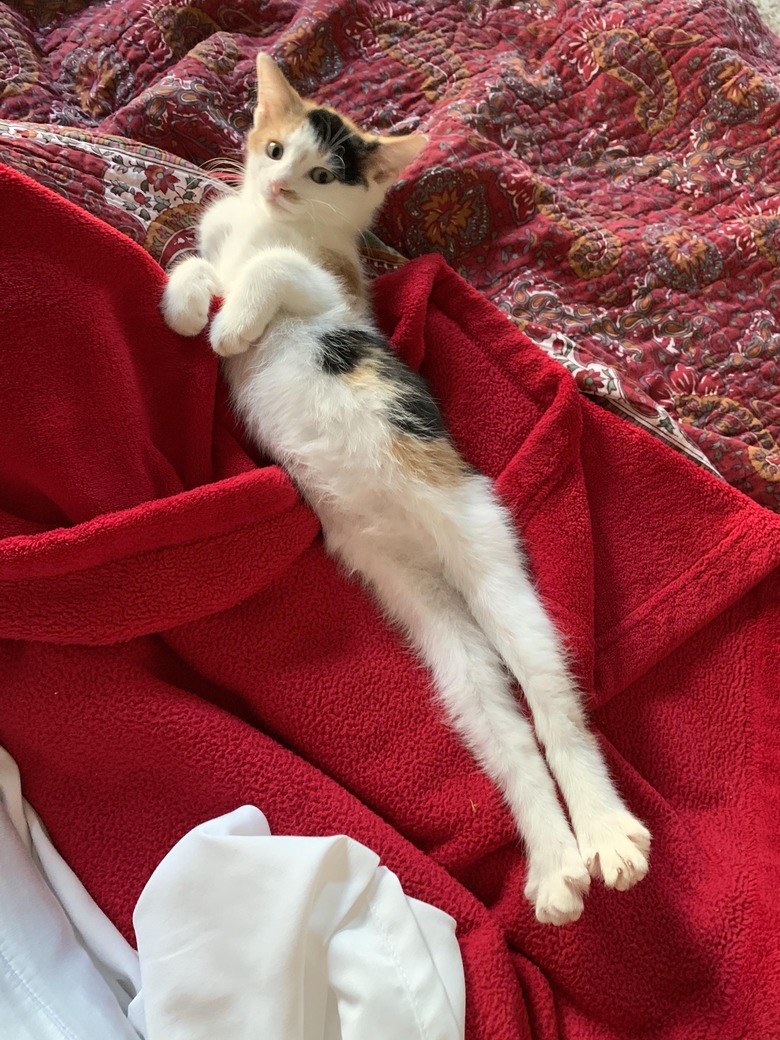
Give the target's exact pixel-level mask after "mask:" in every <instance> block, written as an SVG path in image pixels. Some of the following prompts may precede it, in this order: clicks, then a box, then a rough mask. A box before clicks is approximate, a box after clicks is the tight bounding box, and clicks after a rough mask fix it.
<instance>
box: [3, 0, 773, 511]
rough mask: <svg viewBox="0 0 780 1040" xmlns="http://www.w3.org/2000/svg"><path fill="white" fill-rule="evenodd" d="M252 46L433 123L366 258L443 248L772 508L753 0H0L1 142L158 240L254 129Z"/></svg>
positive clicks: (392, 116) (188, 235) (301, 72)
mask: <svg viewBox="0 0 780 1040" xmlns="http://www.w3.org/2000/svg"><path fill="white" fill-rule="evenodd" d="M258 48H263V49H265V50H268V51H269V52H271V53H272V54H273V55H274V56H275V57H276V59H277V60H278V61H279V63H280V64H281V65H282V66H283V67H284V69H285V70H286V72H287V73H288V75H289V77H290V79H291V80H292V82H293V83H294V84H295V86H296V87H297V88H298V89H299V90H300V91H301V92H302V93H307V94H316V96H317V97H319V98H320V99H321V100H323V101H327V102H330V103H332V104H335V105H337V106H340V107H342V108H344V109H345V110H347V111H348V112H349V113H350V114H352V115H353V116H354V117H355V118H356V119H357V120H358V121H360V122H362V123H363V124H364V125H366V126H368V127H371V128H373V129H376V130H378V131H383V132H386V131H401V130H411V129H415V130H417V129H419V130H423V131H425V132H426V133H427V134H428V135H429V139H430V140H429V145H428V147H427V148H426V150H425V151H424V152H423V154H422V156H421V157H420V160H419V161H418V162H417V164H416V165H415V167H414V168H413V169H412V170H411V171H409V173H408V175H407V176H406V178H405V179H404V181H403V182H402V183H401V184H399V185H398V186H397V187H396V188H395V189H394V191H393V192H392V194H391V196H390V197H389V200H388V204H387V206H386V208H385V211H384V212H383V214H382V216H381V219H380V223H379V226H378V229H377V230H378V233H379V235H380V236H381V239H382V242H379V241H374V240H372V241H371V242H369V243H368V244H367V247H366V252H367V256H368V259H369V261H370V262H371V264H372V265H373V267H374V270H382V269H384V268H385V267H387V266H392V265H393V264H395V263H399V262H401V258H400V257H399V256H398V255H397V254H396V253H394V252H393V250H398V251H399V252H400V253H402V254H403V255H404V256H414V255H418V254H420V253H424V252H428V251H431V250H435V251H438V252H441V253H443V254H444V256H445V257H446V258H447V259H448V260H449V262H450V263H451V264H452V265H453V266H454V267H455V268H456V269H457V270H458V271H460V273H461V274H463V275H464V277H466V278H467V279H468V280H469V281H471V282H472V283H473V284H474V285H476V286H477V287H478V288H480V289H481V290H482V291H483V292H484V293H485V294H487V295H488V296H489V297H490V298H491V299H493V300H494V301H495V302H496V303H497V304H498V305H499V306H500V307H501V308H502V309H504V310H505V312H506V313H507V314H508V315H509V316H510V317H511V318H512V319H513V320H514V321H515V322H516V323H517V324H518V325H519V326H520V327H521V328H523V329H524V330H525V332H526V333H527V334H528V335H529V336H531V337H532V338H533V339H535V340H536V341H537V342H539V343H540V344H541V345H542V346H543V347H544V348H545V349H546V350H548V351H549V352H551V353H552V354H553V355H554V356H555V357H557V358H558V359H559V360H560V361H561V362H562V363H563V364H565V365H566V366H567V367H568V368H569V369H570V370H571V371H572V372H573V374H574V376H575V378H576V379H577V382H578V384H579V386H580V388H581V389H582V390H583V391H584V392H586V393H590V394H593V395H596V396H598V397H599V398H601V399H602V400H603V401H604V403H605V404H606V405H607V406H608V407H611V408H615V409H618V410H619V411H621V412H622V413H623V414H625V415H627V416H628V417H629V418H631V419H633V420H634V421H636V422H640V423H642V424H643V425H645V426H647V427H648V428H650V429H652V430H653V432H655V433H656V434H657V435H659V436H661V437H663V438H664V439H666V440H668V441H669V442H670V443H672V444H674V445H675V446H676V447H677V448H678V449H680V450H683V451H685V452H687V453H688V454H690V455H692V456H693V457H695V458H698V459H699V461H701V462H702V463H703V464H705V465H708V466H709V467H710V468H713V469H714V470H716V471H717V472H719V473H720V474H722V475H723V477H724V478H725V479H727V480H728V481H730V482H731V483H732V484H734V485H735V486H736V487H738V488H741V489H742V490H743V491H745V492H746V493H748V494H749V495H751V496H753V497H754V498H755V499H756V500H758V501H759V502H762V503H764V504H765V505H767V506H769V507H770V508H774V509H778V510H780V307H779V303H780V40H778V39H777V38H776V37H774V36H773V35H772V34H771V33H770V32H769V30H768V29H766V28H765V27H764V26H763V25H762V24H761V22H760V20H759V18H758V16H757V14H756V12H755V9H754V8H753V7H752V5H751V3H750V0H653V2H652V3H651V2H648V0H626V2H615V0H517V2H515V3H508V2H505V0H483V2H479V0H424V2H423V0H419V2H401V0H386V2H385V0H381V2H367V0H307V2H304V3H289V2H281V0H268V2H260V0H103V2H96V3H91V4H89V3H85V2H84V0H5V2H2V0H0V161H3V162H7V163H11V164H13V165H15V166H16V167H17V168H19V169H23V170H24V171H25V172H28V173H31V174H32V175H33V176H35V177H37V178H38V179H39V180H41V181H42V182H44V183H46V184H49V185H50V186H51V187H53V188H55V190H58V191H61V192H62V193H63V194H65V195H67V196H68V197H70V198H72V199H73V200H74V201H76V202H78V203H79V204H81V205H84V206H86V207H87V208H89V209H91V210H93V211H94V212H96V213H97V214H98V215H99V216H101V217H102V218H103V219H106V220H108V221H109V222H111V223H113V224H115V226H117V227H119V228H120V229H121V230H123V231H124V232H126V233H127V234H129V235H131V236H132V237H133V238H135V239H136V241H138V242H140V243H141V244H142V245H143V246H145V248H147V249H148V250H149V251H150V252H151V253H152V255H154V256H155V257H156V258H157V259H158V260H160V262H162V263H163V264H167V263H169V262H170V261H171V260H172V259H173V258H174V257H175V256H176V255H178V253H179V252H180V251H181V250H182V249H184V248H187V247H188V246H189V245H190V244H191V241H192V227H193V224H194V223H195V221H196V219H197V215H198V213H199V212H200V211H201V208H202V206H203V205H204V204H205V202H206V201H207V200H208V198H209V197H210V195H211V193H213V192H215V191H218V190H220V187H221V185H220V181H219V180H218V178H217V176H216V175H215V174H213V173H211V174H210V173H207V172H204V170H203V169H200V168H199V167H201V166H202V164H204V163H205V162H206V161H207V160H211V159H214V158H215V157H218V156H226V157H234V158H235V157H238V156H239V155H240V150H241V141H242V136H243V134H244V133H245V131H246V129H247V127H248V125H249V122H250V112H251V108H252V104H253V91H254V82H253V68H254V55H255V52H256V51H257V49H258ZM382 243H387V246H385V245H383V244H382ZM388 247H391V248H388Z"/></svg>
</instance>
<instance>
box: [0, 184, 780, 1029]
mask: <svg viewBox="0 0 780 1040" xmlns="http://www.w3.org/2000/svg"><path fill="white" fill-rule="evenodd" d="M0 212H2V213H3V220H2V222H0V245H1V248H0V277H1V279H2V285H3V293H2V296H1V297H0V336H1V337H2V369H1V370H0V535H2V540H0V637H1V638H0V655H1V657H0V674H2V713H1V714H0V741H2V743H3V744H4V745H6V746H7V747H8V749H9V750H10V752H11V753H12V754H13V755H14V756H15V758H16V759H17V760H18V762H19V764H20V766H21V770H22V776H23V780H24V784H25V788H26V792H27V795H28V797H29V798H30V799H31V801H32V802H33V804H34V805H35V806H36V807H37V808H38V810H39V811H40V812H41V814H42V816H43V818H44V820H45V822H46V824H47V825H48V827H49V828H50V831H51V833H52V836H53V838H54V840H55V842H56V843H57V845H58V846H59V848H60V850H61V851H62V852H63V854H64V855H65V856H66V858H67V859H68V860H69V861H70V863H71V864H72V865H73V867H74V868H75V869H76V871H77V872H78V874H79V875H80V876H81V877H82V878H83V879H84V881H85V883H86V885H87V887H88V888H89V889H90V891H91V892H92V893H93V894H94V896H95V897H96V899H97V900H98V902H99V903H100V905H101V906H102V907H104V909H105V910H106V911H107V912H108V913H109V915H110V916H111V917H112V919H113V920H115V921H116V922H117V923H118V925H119V926H120V927H121V928H122V929H123V930H124V932H125V933H126V934H127V935H128V936H129V937H131V938H132V935H131V932H132V929H131V923H130V922H131V912H132V908H133V905H134V903H135V900H136V899H137V897H138V894H139V892H140V890H141V888H142V886H143V884H144V883H145V881H146V879H147V878H148V877H149V874H150V873H151V871H152V869H153V868H154V866H155V865H156V864H157V862H158V861H159V860H160V858H161V857H162V856H163V855H164V854H165V852H166V851H167V850H168V849H169V848H170V847H171V845H172V844H173V843H174V842H175V841H176V840H177V838H179V837H180V836H181V835H182V834H183V833H184V832H185V831H186V830H187V829H188V828H190V827H191V826H193V825H194V824H196V823H198V822H200V821H202V820H204V819H206V818H208V817H211V816H214V815H216V814H219V813H222V812H225V811H227V810H230V809H233V808H235V807H236V806H237V805H239V804H241V803H244V802H251V803H254V804H256V805H258V806H260V807H261V808H262V809H263V810H264V811H265V812H266V813H267V815H268V818H269V820H270V823H271V826H272V828H273V830H274V831H276V832H280V833H302V834H324V833H333V832H346V833H347V834H350V835H351V836H353V837H354V838H356V839H358V840H360V841H362V842H365V843H366V844H368V845H370V846H371V847H372V848H374V849H375V850H376V851H377V852H378V853H379V854H380V855H381V856H382V859H383V861H384V862H385V863H386V864H387V865H388V866H390V867H391V868H392V869H393V870H395V871H396V872H397V873H398V875H399V876H400V878H401V881H402V883H403V885H404V886H405V888H406V889H407V891H408V892H410V893H411V894H413V895H415V896H418V897H419V898H421V899H425V900H428V901H430V902H432V903H435V904H437V905H438V906H441V907H443V908H444V909H445V910H447V911H449V912H450V913H451V914H453V916H455V917H456V918H457V920H458V936H459V939H460V942H461V947H462V951H463V957H464V962H465V969H466V976H467V987H468V989H467V992H468V1020H467V1036H468V1037H469V1040H477V1038H484V1040H510V1038H511V1040H515V1038H519V1037H534V1038H538V1040H553V1038H557V1037H565V1038H570V1040H595V1038H599V1040H601V1038H604V1040H607V1038H609V1040H618V1038H620V1040H623V1038H629V1037H637V1036H648V1037H653V1038H679V1040H682V1038H685V1040H690V1038H691V1037H695V1038H697V1040H701V1038H709V1037H711V1038H713V1040H715V1038H717V1040H736V1038H738V1037H740V1038H743V1037H750V1038H752V1037H756V1038H758V1037H763V1038H765V1037H769V1036H770V1035H774V1034H773V1033H772V1030H773V1029H776V1025H777V1021H778V1016H780V992H779V989H778V967H777V966H778V964H780V957H778V955H779V954H780V949H779V948H778V947H780V941H779V939H778V935H779V933H778V929H777V926H776V921H777V910H778V905H777V896H776V891H777V888H776V879H775V876H774V875H775V873H776V868H777V848H778V837H779V836H780V835H779V834H778V826H777V820H778V816H779V815H780V804H778V784H777V780H776V778H777V769H778V764H779V763H778V752H777V747H776V744H775V740H776V737H775V736H774V735H773V734H775V733H776V732H777V730H776V726H777V723H778V721H780V720H779V719H778V708H777V696H776V695H777V689H778V678H777V675H778V672H777V661H778V651H779V650H780V646H779V645H778V643H779V636H778V633H779V632H780V569H778V564H780V517H778V516H776V515H774V514H772V513H770V512H769V511H767V510H764V509H761V508H760V507H759V506H757V505H755V504H754V503H753V502H751V501H750V500H749V499H747V498H746V497H743V496H742V495H740V494H739V493H738V492H736V491H734V490H733V489H731V488H730V487H728V486H727V485H725V484H724V483H720V482H719V481H717V480H716V479H715V478H713V477H711V476H710V475H709V474H707V473H706V472H704V471H703V470H699V469H697V468H696V467H695V466H694V465H692V464H691V463H689V462H688V461H686V460H685V459H683V458H681V457H679V456H678V455H676V454H675V453H674V452H672V451H671V450H669V449H667V448H665V447H664V446H663V445H661V444H660V443H658V442H657V441H655V440H654V439H652V438H651V437H649V436H648V435H646V434H644V433H643V432H642V431H640V430H637V429H635V428H633V427H630V426H629V425H628V424H624V423H623V422H621V421H620V420H618V419H616V418H615V417H614V416H612V415H610V414H608V413H606V412H604V411H602V410H600V409H599V408H598V407H597V406H595V405H593V404H591V403H589V402H588V401H586V400H584V399H583V398H581V397H580V396H578V394H577V392H576V389H575V385H574V382H573V381H572V379H571V378H570V376H569V375H568V374H567V373H566V372H565V371H564V370H563V369H562V368H561V367H559V366H558V365H557V364H556V363H554V362H553V361H551V360H550V359H549V358H547V357H546V356H545V355H543V354H542V352H541V351H540V350H538V349H537V348H536V347H535V346H533V345H532V344H531V343H530V342H529V341H528V340H527V339H525V338H523V336H522V335H521V334H519V333H518V332H517V330H516V329H514V328H513V327H512V326H511V325H510V323H509V322H508V321H507V320H506V319H505V318H504V317H503V316H502V315H500V314H499V313H498V311H496V310H495V309H494V308H493V307H492V305H490V304H489V303H487V302H486V301H485V300H484V299H482V298H481V297H480V296H479V295H478V294H477V293H476V292H474V291H473V290H471V289H470V288H468V287H467V286H466V285H465V283H463V282H462V281H461V280H460V279H459V278H458V277H457V276H456V275H454V274H453V273H452V272H451V271H450V270H448V268H447V267H446V266H445V265H444V263H443V262H442V261H441V260H440V259H438V258H435V257H432V258H423V259H421V260H418V261H416V262H414V263H413V264H410V265H409V266H408V267H406V268H404V269H402V270H401V271H399V272H396V273H394V274H392V275H388V276H386V277H385V278H383V279H381V280H380V281H379V282H378V283H377V286H376V299H377V305H378V308H379V313H380V317H381V321H382V323H383V325H384V326H385V328H386V329H387V330H388V332H391V333H392V334H393V337H394V342H395V343H396V345H397V346H398V349H399V350H400V351H401V352H402V354H403V355H404V356H405V357H406V358H407V359H408V360H409V361H410V362H411V363H412V364H413V365H415V366H417V367H420V368H421V369H422V371H423V372H424V374H425V375H426V376H427V377H428V378H429V380H430V381H431V383H432V385H433V387H434V389H435V391H436V393H437V395H438V397H439V398H440V400H441V402H442V405H443V409H444V412H445V414H446V416H447V417H448V420H449V423H450V426H451V429H452V431H453V434H454V436H455V438H456V440H457V441H458V443H459V445H460V446H461V447H462V449H463V451H464V452H465V454H466V455H467V457H468V458H469V460H470V461H471V462H473V463H475V464H476V465H477V466H479V467H480V468H482V469H483V470H485V471H486V472H488V473H490V474H492V475H493V476H495V477H496V478H497V480H498V487H499V489H500V491H501V494H502V495H503V496H504V498H505V500H506V502H507V503H508V504H509V506H510V508H511V509H512V510H513V512H514V515H515V517H516V519H517V522H518V524H519V526H520V527H521V528H522V530H523V531H524V533H525V536H526V540H527V544H528V550H529V556H530V559H531V562H532V565H533V568H534V572H535V574H536V576H537V578H538V582H539V586H540V588H541V591H542V593H543V595H544V597H545V599H546V601H547V603H548V604H549V607H550V609H551V611H552V612H553V614H554V615H555V617H556V618H557V620H558V622H559V624H560V625H561V626H562V628H563V629H564V630H565V632H566V634H567V637H568V639H569V641H570V643H571V645H572V647H573V650H574V653H575V659H576V662H577V667H578V670H579V672H580V675H581V677H582V681H583V682H584V683H585V684H586V686H587V688H589V689H592V690H594V691H595V692H594V694H593V698H594V700H593V706H594V716H593V717H594V726H595V728H596V730H597V731H598V732H599V734H600V736H601V739H602V740H603V743H604V746H605V748H606V753H607V755H608V758H609V760H610V762H611V765H612V768H613V769H614V771H615V773H616V775H617V776H618V778H619V782H620V786H621V788H622V790H623V791H624V792H625V794H626V796H627V798H628V801H629V804H630V805H631V806H632V807H633V808H634V809H635V810H636V811H637V812H638V813H639V814H640V815H641V816H642V817H643V818H644V819H645V820H647V822H648V823H649V825H650V826H651V828H652V830H653V832H654V835H655V845H654V850H653V859H652V866H651V872H650V875H649V876H648V878H647V879H646V880H645V881H644V882H643V883H642V884H641V885H640V886H639V887H638V888H636V889H635V890H634V891H632V892H630V893H624V894H620V893H609V892H605V891H604V890H602V889H600V887H599V886H598V885H596V886H594V891H593V892H592V894H591V896H590V898H589V901H588V905H587V910H586V913H585V916H584V917H583V919H582V920H581V921H580V922H579V923H578V924H576V925H574V926H570V927H567V928H565V929H561V930H556V929H553V928H550V927H545V926H541V925H539V924H537V923H536V921H535V920H534V917H533V913H532V911H531V909H530V907H529V906H528V905H527V904H526V902H525V901H524V899H523V896H522V887H523V873H524V859H523V854H522V851H521V850H520V849H519V848H518V847H517V843H516V840H515V836H514V833H513V830H512V824H511V821H510V819H509V816H508V814H507V812H506V811H505V810H504V808H503V807H502V805H501V802H500V800H499V798H498V796H497V794H496V792H495V791H494V790H493V788H492V787H491V785H490V783H488V781H487V780H486V779H485V777H484V776H482V775H481V773H480V772H479V770H478V769H477V768H476V767H475V766H474V764H473V763H472V761H471V760H470V758H469V756H468V755H467V754H466V753H465V752H464V751H463V750H462V748H461V747H460V746H459V744H458V742H457V740H456V739H455V738H454V737H453V735H452V734H451V733H450V732H449V731H448V729H447V728H446V726H445V725H444V724H443V722H442V720H441V717H440V714H439V711H438V710H437V708H436V707H435V705H434V704H433V703H432V700H431V697H430V693H429V685H428V680H427V677H426V674H425V672H424V671H423V670H422V669H421V668H420V667H419V666H418V665H417V664H416V663H415V661H414V660H413V658H412V657H411V656H410V655H409V654H408V653H407V652H406V651H405V650H404V648H403V647H402V645H401V643H400V641H399V639H398V638H397V637H396V635H395V634H394V633H392V632H391V631H389V630H388V628H387V627H386V625H385V624H384V623H383V622H382V621H381V619H380V618H379V617H378V616H377V614H376V612H375V610H374V608H373V606H372V603H371V601H370V600H369V598H368V597H367V596H366V595H365V594H364V592H363V591H362V590H361V589H360V588H359V587H357V586H356V585H354V584H352V583H350V582H349V581H347V580H346V579H344V578H343V577H342V576H341V575H340V574H339V573H338V571H337V570H336V568H335V567H334V565H333V564H332V563H331V562H330V561H329V560H328V559H327V557H326V556H325V555H324V553H323V550H322V546H321V543H320V540H319V538H318V526H317V522H316V520H315V518H314V517H313V516H312V515H311V513H310V512H309V511H308V510H307V509H306V508H305V506H304V505H303V504H302V503H301V502H300V500H299V498H298V496H297V494H296V492H295V489H294V488H293V486H292V485H291V483H290V481H289V480H288V478H287V477H286V475H285V474H284V473H283V472H281V471H280V470H278V469H277V468H276V467H273V466H270V465H266V464H263V460H258V459H256V458H253V457H252V453H251V451H249V450H248V448H247V446H246V445H245V444H244V443H243V442H242V439H241V437H240V435H239V434H238V432H237V431H236V429H235V427H234V425H233V423H232V421H231V417H230V414H229V410H228V408H227V406H226V402H225V397H224V394H223V391H222V390H221V387H220V384H219V382H218V370H217V364H216V361H215V359H214V358H213V357H212V356H211V355H210V353H209V351H208V349H207V347H206V345H205V343H204V342H190V341H185V340H182V339H179V338H177V337H176V336H174V335H173V334H172V333H170V332H168V331H167V330H166V329H165V327H164V326H163V324H162V322H161V320H160V317H159V315H158V311H157V301H158V298H159V295H160V292H161V288H162V284H163V275H162V273H161V272H160V270H159V268H158V267H157V266H156V265H155V264H154V262H153V261H152V260H151V259H150V258H149V257H148V256H147V255H146V254H144V253H143V252H142V251H141V250H140V249H139V248H137V247H136V246H135V245H133V244H132V243H131V242H130V241H128V240H127V239H125V238H123V237H122V236H121V235H119V234H118V233H116V232H115V231H113V230H111V229H110V228H108V227H106V226H104V225H102V224H100V223H98V222H97V221H96V220H94V219H93V218H91V217H89V216H87V215H86V214H84V213H83V212H81V211H79V210H77V209H76V208H74V207H72V206H71V205H69V204H68V203H66V202H64V201H62V200H61V199H59V198H57V197H55V196H54V195H52V194H50V193H49V192H48V191H46V190H44V189H42V188H40V187H38V186H36V185H35V184H34V183H33V182H31V181H28V180H26V179H24V178H21V177H20V176H18V175H16V174H13V173H11V172H10V171H2V176H1V177H0Z"/></svg>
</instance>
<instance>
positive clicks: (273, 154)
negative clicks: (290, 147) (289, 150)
mask: <svg viewBox="0 0 780 1040" xmlns="http://www.w3.org/2000/svg"><path fill="white" fill-rule="evenodd" d="M265 154H266V155H267V156H268V158H269V159H281V157H282V156H283V155H284V148H283V147H282V146H281V145H280V144H279V142H278V141H269V142H268V147H267V148H266V150H265Z"/></svg>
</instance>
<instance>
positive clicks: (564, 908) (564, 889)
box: [525, 848, 590, 925]
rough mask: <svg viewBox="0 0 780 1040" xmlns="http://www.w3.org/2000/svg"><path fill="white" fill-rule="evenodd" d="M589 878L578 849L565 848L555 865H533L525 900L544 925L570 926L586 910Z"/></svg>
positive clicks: (530, 869) (530, 870)
mask: <svg viewBox="0 0 780 1040" xmlns="http://www.w3.org/2000/svg"><path fill="white" fill-rule="evenodd" d="M589 887H590V875H589V874H588V869H587V867H586V866H585V863H584V862H583V860H582V857H581V856H580V854H579V852H578V851H577V849H576V848H566V849H563V850H562V851H561V853H560V854H559V855H558V856H557V857H556V859H555V861H553V862H550V861H547V862H546V863H545V864H543V865H542V866H539V865H538V864H533V863H532V864H531V865H530V866H529V870H528V882H527V884H526V886H525V897H526V899H528V900H529V902H531V903H533V905H534V909H535V910H536V918H537V920H538V921H541V922H542V924H554V925H561V924H570V923H571V922H573V921H577V920H579V918H580V916H581V915H582V911H583V909H584V908H585V896H586V895H587V893H588V888H589Z"/></svg>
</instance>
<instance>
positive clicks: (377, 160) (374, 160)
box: [370, 134, 428, 186]
mask: <svg viewBox="0 0 780 1040" xmlns="http://www.w3.org/2000/svg"><path fill="white" fill-rule="evenodd" d="M374 141H375V142H376V143H377V144H378V145H379V147H378V148H376V149H375V150H374V151H373V152H372V153H371V160H370V161H371V173H372V176H373V178H374V180H375V181H376V182H377V184H387V185H388V186H389V185H390V184H392V182H393V181H394V180H395V179H396V178H397V177H398V176H399V174H400V173H401V172H402V170H405V169H406V167H407V166H408V165H409V164H410V163H412V162H414V160H415V159H416V158H417V156H418V155H419V154H420V152H421V151H422V150H423V148H424V147H425V146H426V144H427V143H428V138H427V137H426V136H425V134H405V135H404V136H403V137H375V138H374Z"/></svg>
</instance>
